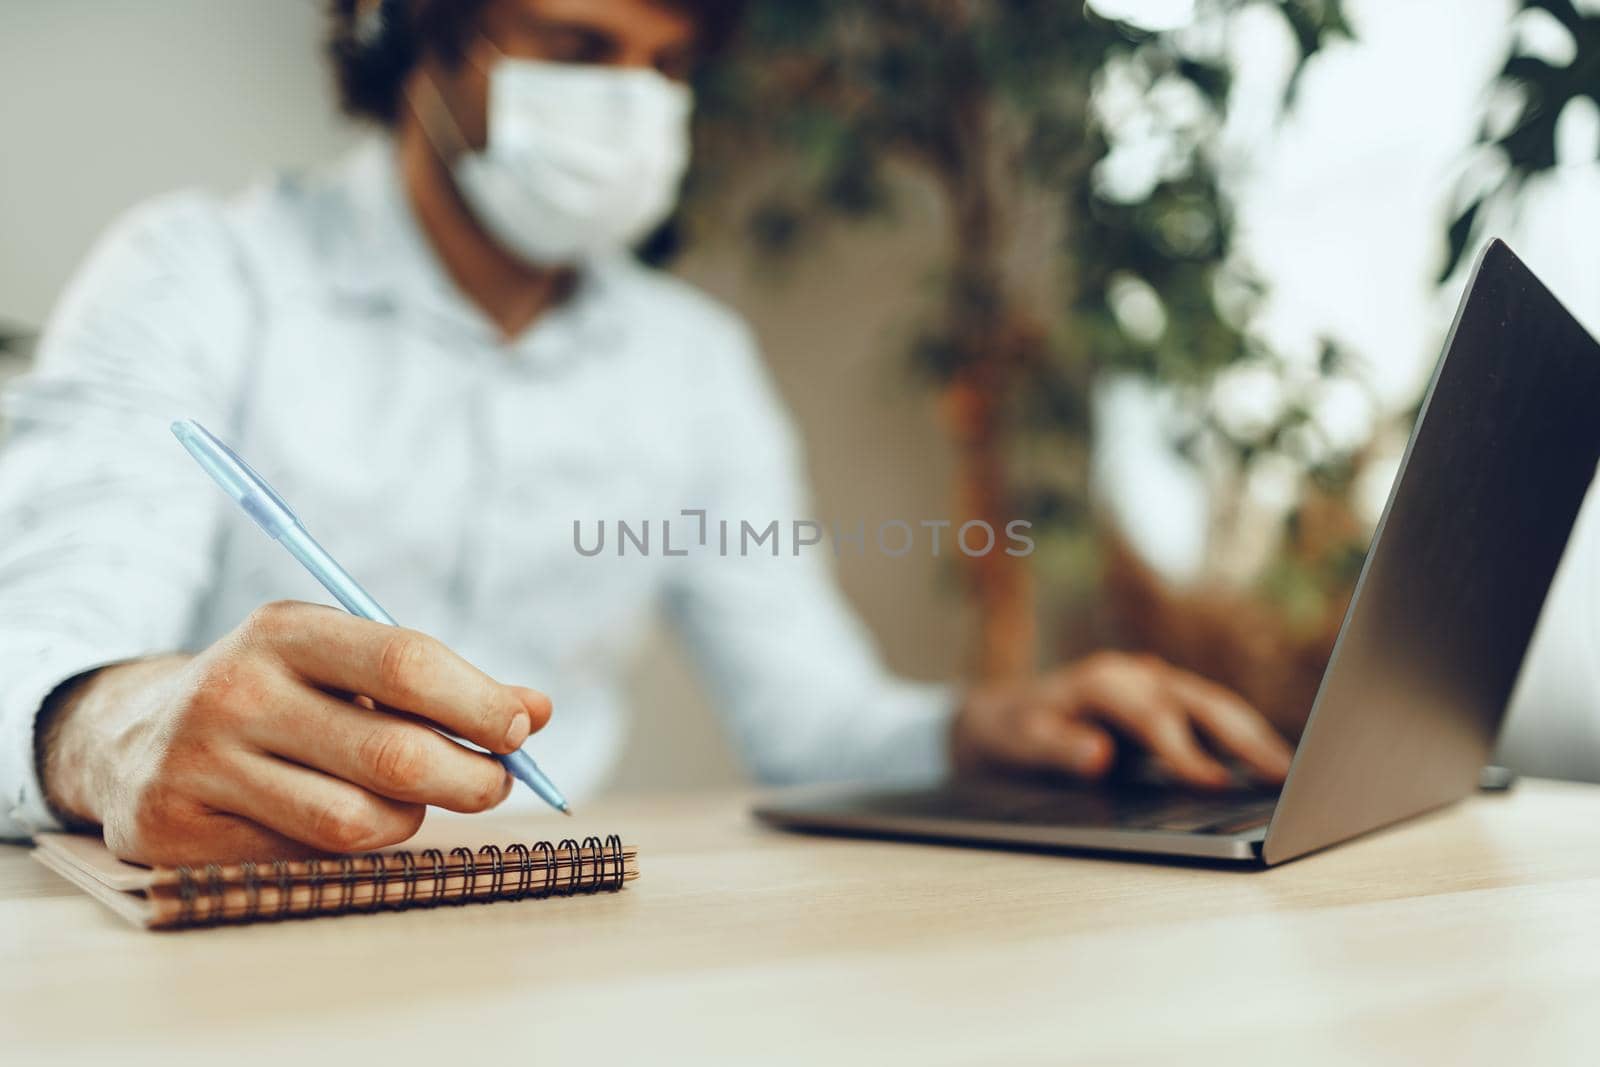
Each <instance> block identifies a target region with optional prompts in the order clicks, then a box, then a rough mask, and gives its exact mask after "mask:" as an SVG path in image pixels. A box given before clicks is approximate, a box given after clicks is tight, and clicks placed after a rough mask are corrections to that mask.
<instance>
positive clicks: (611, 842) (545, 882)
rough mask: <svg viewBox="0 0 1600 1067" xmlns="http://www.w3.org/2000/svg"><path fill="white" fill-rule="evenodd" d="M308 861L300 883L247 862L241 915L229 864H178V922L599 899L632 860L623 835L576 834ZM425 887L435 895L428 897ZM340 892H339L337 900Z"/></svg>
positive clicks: (278, 867) (284, 866)
mask: <svg viewBox="0 0 1600 1067" xmlns="http://www.w3.org/2000/svg"><path fill="white" fill-rule="evenodd" d="M330 862H331V863H337V865H338V867H337V870H336V871H329V870H327V869H325V867H324V864H325V863H330ZM305 864H306V866H305V870H304V873H303V874H301V875H300V876H299V877H298V878H296V877H295V876H294V874H293V869H292V868H291V866H290V864H289V863H287V862H285V861H284V860H273V861H272V865H271V874H270V875H268V876H266V877H265V878H264V877H263V876H262V871H261V867H260V865H259V864H257V863H253V862H246V863H242V864H240V868H239V869H240V881H239V882H238V883H236V886H235V887H234V888H241V889H243V891H244V906H243V909H242V910H241V911H239V912H238V913H236V914H229V913H228V900H227V891H228V889H229V888H230V886H229V885H228V884H227V882H226V881H225V879H224V876H223V871H222V868H221V867H220V866H218V865H217V864H215V863H208V864H206V866H205V867H204V869H203V870H202V871H200V872H198V873H197V872H196V871H195V870H194V868H192V867H179V868H177V870H176V874H177V877H178V884H177V890H178V903H179V908H178V918H177V923H176V925H178V926H211V925H215V924H218V923H225V922H251V921H255V920H260V919H288V918H303V917H308V916H313V915H336V914H340V913H344V912H358V911H359V912H377V911H402V910H405V909H407V908H416V907H438V906H440V905H443V904H470V903H479V904H482V903H489V902H491V901H496V900H522V899H524V898H526V897H548V896H567V895H572V894H578V893H597V892H606V891H615V890H618V889H621V888H622V884H623V882H624V881H625V880H626V877H627V856H626V854H625V853H624V851H623V847H622V838H621V837H619V836H617V835H616V834H610V835H608V836H607V837H605V838H604V839H602V838H600V837H597V836H589V837H585V838H584V839H583V840H582V841H579V840H577V839H576V838H571V837H568V838H564V839H562V840H561V841H559V842H557V843H556V844H554V845H552V844H551V843H550V842H548V841H537V842H535V843H534V844H532V845H523V844H514V845H506V846H503V847H502V846H499V845H484V846H482V847H480V848H478V849H477V850H473V849H470V848H453V849H451V850H450V853H449V856H448V857H446V855H445V853H444V852H442V851H440V850H439V849H436V848H429V849H423V850H422V851H421V852H413V851H410V850H406V849H401V850H399V851H396V852H389V853H380V852H371V853H368V854H366V855H364V856H345V857H342V858H340V859H338V860H333V861H325V860H319V859H311V860H306V861H305ZM458 877H459V878H460V885H459V888H457V889H456V891H454V892H451V891H450V885H449V883H450V882H452V881H454V880H455V879H457V878H458ZM424 881H426V882H427V884H428V892H427V895H426V897H419V892H418V889H419V886H420V885H421V884H422V883H423V882H424ZM329 883H334V884H333V885H330V884H329ZM363 883H365V884H367V885H369V886H371V888H372V896H371V898H370V899H368V900H361V901H358V900H357V891H358V889H359V888H360V886H361V885H362V884H363ZM268 886H270V887H271V888H272V889H273V890H274V893H273V900H272V906H271V907H270V914H267V912H268V910H269V909H268V908H264V907H263V902H264V900H265V896H266V895H265V893H264V892H263V889H264V888H266V887H268ZM301 887H304V889H305V890H306V892H305V893H304V894H303V895H302V900H303V901H304V903H303V905H301V906H296V900H295V890H296V889H298V888H301ZM335 890H336V891H337V894H338V895H337V897H336V898H334V899H333V900H332V901H331V902H330V901H329V899H328V898H329V897H330V896H331V895H332V893H333V892H334V891H335Z"/></svg>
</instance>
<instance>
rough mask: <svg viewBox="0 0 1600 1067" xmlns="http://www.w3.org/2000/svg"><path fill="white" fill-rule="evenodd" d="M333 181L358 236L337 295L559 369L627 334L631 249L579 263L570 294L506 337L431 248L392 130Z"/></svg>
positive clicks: (367, 145)
mask: <svg viewBox="0 0 1600 1067" xmlns="http://www.w3.org/2000/svg"><path fill="white" fill-rule="evenodd" d="M335 181H336V182H337V183H338V184H339V185H340V186H341V187H342V189H343V191H344V193H345V196H344V197H342V198H341V199H342V200H343V202H344V203H345V204H347V205H348V206H349V209H350V210H349V216H350V218H349V223H350V225H351V228H350V230H349V231H348V232H349V233H350V234H351V237H352V240H351V241H350V242H349V244H348V245H347V246H346V247H345V248H344V250H343V253H342V254H341V255H340V257H339V263H338V264H337V266H336V268H335V271H334V280H333V285H334V287H335V288H336V289H337V290H338V293H339V295H340V296H342V297H344V298H346V299H350V298H354V299H356V300H359V301H362V302H363V303H365V304H366V305H368V306H369V307H372V308H374V309H378V310H381V311H385V312H387V313H390V314H396V315H405V316H407V317H416V318H418V319H419V320H421V322H422V323H424V324H425V325H426V326H427V327H428V328H429V329H431V330H439V331H443V332H444V333H445V336H447V337H449V338H452V339H453V340H455V341H457V342H460V343H469V344H479V345H483V346H487V347H494V348H500V349H503V350H505V351H506V352H507V353H508V354H509V355H511V356H513V357H514V358H515V359H516V360H517V361H518V362H519V363H523V364H525V365H527V366H529V368H530V369H534V368H537V369H546V370H548V369H555V368H558V367H561V366H564V365H566V364H568V363H570V362H573V361H575V360H577V359H578V358H580V357H581V356H582V355H583V354H584V353H589V354H598V353H603V352H606V351H611V350H615V349H617V348H619V347H620V346H621V345H622V344H623V342H624V341H625V339H626V330H627V329H628V326H629V319H630V318H631V316H629V315H627V314H625V313H624V310H623V307H622V304H623V301H622V299H621V297H622V290H623V288H624V285H625V275H626V273H627V270H628V266H629V264H628V263H627V262H626V257H625V256H619V257H615V258H613V259H602V260H597V261H594V262H591V263H587V264H585V265H583V266H582V267H580V268H579V273H578V280H577V284H576V286H575V287H574V289H573V292H572V293H571V295H570V296H569V297H568V299H567V300H566V301H565V302H563V303H562V304H560V305H559V306H557V307H555V308H552V309H550V310H549V311H547V312H545V313H544V314H543V315H542V316H541V317H540V318H539V320H538V321H537V322H535V323H534V324H533V326H531V327H529V328H528V329H527V330H524V331H523V332H522V334H521V335H519V336H518V337H516V338H514V339H513V340H511V341H509V342H508V341H504V340H502V339H501V338H500V335H499V331H498V329H496V327H495V325H494V323H492V322H491V321H490V320H489V319H488V317H487V316H485V315H484V314H483V312H482V311H481V310H480V309H479V308H478V307H477V305H475V304H473V303H472V301H471V300H469V299H467V297H466V296H465V294H463V293H462V292H461V290H460V289H458V288H457V287H456V284H455V282H454V281H453V280H452V279H451V278H450V276H449V275H448V274H447V273H446V271H445V269H444V265H443V264H442V263H440V261H439V258H438V256H437V255H436V254H435V253H434V251H433V246H432V245H431V244H430V243H429V241H428V238H427V235H426V234H425V233H424V232H423V230H422V228H421V226H420V225H419V224H418V222H417V219H416V215H415V214H414V213H413V211H412V209H411V204H410V201H409V199H408V197H407V195H406V192H405V188H404V185H403V183H402V180H401V175H400V167H399V160H398V158H397V153H396V150H395V145H394V142H393V140H392V139H391V138H389V137H385V136H376V137H372V138H370V139H368V140H366V141H365V142H363V143H362V144H360V145H358V146H357V147H356V148H355V149H353V150H352V151H351V152H350V153H349V155H348V156H347V157H346V158H345V159H344V160H343V161H342V162H341V163H340V164H339V166H338V168H337V171H336V175H335Z"/></svg>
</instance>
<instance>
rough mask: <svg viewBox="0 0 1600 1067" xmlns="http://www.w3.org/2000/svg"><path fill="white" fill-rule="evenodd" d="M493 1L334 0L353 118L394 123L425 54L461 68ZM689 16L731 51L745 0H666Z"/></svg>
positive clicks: (334, 36) (334, 43) (709, 48)
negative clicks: (365, 1)
mask: <svg viewBox="0 0 1600 1067" xmlns="http://www.w3.org/2000/svg"><path fill="white" fill-rule="evenodd" d="M488 2H489V0H378V3H377V5H376V6H375V7H371V8H368V9H367V10H364V11H363V10H360V9H361V8H362V6H363V5H362V3H361V0H332V3H331V5H330V8H331V10H330V15H331V18H332V28H331V31H330V32H329V35H328V56H329V58H331V59H332V60H333V69H334V76H335V80H336V82H337V85H338V89H339V104H340V107H341V108H342V109H343V110H344V112H345V113H346V114H347V115H351V116H354V117H356V118H364V119H372V120H375V121H377V122H380V123H382V124H383V125H385V126H388V125H392V124H393V123H394V121H395V119H396V118H398V117H399V114H400V105H401V92H402V87H403V85H404V83H405V79H406V75H407V74H409V73H410V72H411V68H412V67H414V66H416V64H417V62H418V61H419V60H420V59H422V58H423V56H425V55H434V56H437V57H439V58H440V59H441V60H443V61H444V62H445V63H446V64H449V65H454V64H455V63H459V62H460V61H461V59H462V57H463V56H464V55H465V52H466V47H467V45H468V43H469V42H470V41H471V40H472V35H473V33H474V32H476V29H477V26H478V19H479V16H480V15H481V14H482V13H483V9H484V7H485V6H487V4H488ZM659 2H660V3H663V4H666V5H669V6H671V7H675V8H678V9H680V10H683V11H686V12H688V13H689V14H690V15H691V16H692V17H693V18H694V19H695V20H696V22H698V24H699V26H700V35H701V45H702V48H703V50H704V51H705V52H708V53H710V52H715V51H717V50H718V49H720V48H722V47H724V46H725V45H726V44H727V42H728V40H729V38H730V37H731V36H732V35H733V30H734V28H735V26H736V25H737V23H738V20H739V15H740V13H741V12H742V10H743V8H744V6H745V0H659Z"/></svg>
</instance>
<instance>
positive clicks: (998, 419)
mask: <svg viewBox="0 0 1600 1067" xmlns="http://www.w3.org/2000/svg"><path fill="white" fill-rule="evenodd" d="M1249 9H1264V10H1267V11H1270V12H1272V13H1274V14H1275V15H1276V16H1277V17H1278V18H1279V19H1280V20H1281V22H1282V25H1283V26H1284V27H1285V28H1286V29H1287V30H1288V35H1289V37H1290V38H1291V39H1292V42H1293V48H1294V51H1295V54H1296V60H1297V61H1296V64H1295V67H1294V76H1293V78H1291V79H1290V82H1289V85H1288V87H1287V90H1286V97H1285V98H1286V100H1287V99H1289V98H1291V97H1292V95H1293V92H1294V87H1295V86H1296V84H1297V83H1298V78H1299V75H1300V72H1301V71H1302V70H1303V69H1304V66H1305V64H1306V62H1307V61H1308V60H1310V58H1311V57H1312V56H1314V55H1315V54H1316V53H1317V52H1318V51H1319V50H1321V49H1322V48H1324V47H1325V46H1326V45H1327V44H1328V43H1329V42H1331V41H1333V40H1336V39H1338V38H1341V37H1345V36H1348V34H1349V27H1348V25H1347V23H1346V21H1345V18H1344V15H1343V12H1342V9H1341V5H1340V0H1197V3H1196V20H1195V23H1194V25H1193V26H1191V27H1189V28H1186V29H1185V30H1183V31H1179V32H1156V31H1153V30H1151V29H1148V28H1144V27H1141V26H1139V25H1135V24H1133V23H1131V22H1127V21H1121V20H1118V19H1115V18H1108V17H1105V16H1103V15H1102V14H1100V13H1099V12H1098V11H1097V10H1096V9H1095V8H1094V6H1093V5H1085V4H1083V3H1081V2H1071V0H756V2H755V3H754V5H753V9H752V11H751V14H750V18H749V22H748V32H747V34H746V37H745V40H744V43H743V46H742V47H741V48H740V49H738V50H736V51H735V52H734V54H733V55H732V56H731V57H730V59H729V60H728V61H727V62H725V63H723V64H721V65H720V66H718V67H716V68H715V69H713V70H711V71H710V72H709V73H708V75H707V77H706V79H705V83H704V85H703V86H702V93H701V101H702V103H701V110H702V115H703V116H704V117H705V119H706V120H707V122H706V131H707V134H708V136H707V140H706V146H705V147H706V152H705V153H704V157H703V158H705V159H707V160H708V162H709V163H710V164H711V167H710V168H709V169H710V170H711V171H712V172H718V171H728V170H732V171H735V172H737V171H740V170H742V167H743V164H744V163H746V162H747V161H750V160H752V159H759V160H762V161H763V165H764V166H770V165H771V163H772V162H773V161H774V160H776V161H778V163H779V164H780V165H779V167H778V171H779V178H778V179H777V180H776V181H775V182H774V183H772V185H771V186H770V187H769V188H768V190H767V195H766V196H765V197H764V198H763V199H762V202H761V204H760V206H759V207H758V208H757V209H756V210H755V211H754V212H753V213H752V214H751V218H750V225H751V232H752V233H753V235H754V236H755V237H756V239H757V241H758V243H759V245H760V246H761V247H762V248H763V249H765V250H766V251H768V252H770V253H782V252H785V251H791V250H793V249H794V248H795V247H797V246H798V245H800V244H801V243H802V242H804V241H806V240H807V239H810V238H812V237H814V236H815V235H816V234H817V233H819V232H821V231H822V230H823V228H824V227H823V223H824V222H825V221H827V220H830V219H845V220H858V219H865V218H873V217H882V216H884V215H886V214H888V213H890V212H892V211H893V209H894V205H895V199H896V192H897V188H898V182H897V180H896V179H897V176H899V175H903V174H904V173H905V172H906V171H908V170H909V171H911V172H915V173H918V174H920V175H922V176H924V177H926V178H929V179H931V180H932V183H933V185H934V187H935V188H936V189H937V190H938V193H939V196H940V200H941V203H942V207H943V221H944V226H945V229H946V237H947V247H948V249H949V254H948V256H947V258H946V259H945V261H944V262H942V263H940V264H938V267H937V275H938V277H937V281H938V289H937V292H938V298H937V300H936V302H934V303H932V304H931V306H930V307H929V309H928V314H927V316H926V320H925V322H924V323H923V327H922V331H921V334H920V336H919V338H918V339H917V341H916V343H915V345H914V346H913V348H914V350H913V352H912V355H913V359H914V365H915V367H916V369H917V371H918V372H919V373H920V374H921V375H922V376H923V377H924V378H925V380H927V381H929V382H930V383H931V384H932V385H933V387H934V388H936V389H937V390H939V392H940V393H941V395H942V399H943V410H944V412H945V413H946V417H947V420H948V428H949V430H950V432H951V433H952V435H953V436H954V439H955V441H956V443H957V445H958V452H959V456H960V461H961V462H960V472H959V475H958V478H959V484H958V486H957V498H958V506H959V507H960V508H961V509H962V510H963V511H964V512H965V513H966V516H967V517H970V518H977V519H983V520H985V521H988V522H989V523H990V524H991V525H992V526H994V527H995V528H997V529H999V528H1003V527H1004V525H1005V523H1006V522H1007V521H1008V520H1010V519H1012V518H1015V517H1019V516H1025V517H1028V518H1031V519H1032V520H1034V522H1035V523H1036V525H1037V528H1038V533H1039V535H1040V545H1041V556H1042V557H1043V558H1042V559H1035V560H1031V561H1019V560H1017V559H1015V558H1013V557H1010V556H1006V555H1004V554H1002V553H994V554H990V555H987V556H984V557H981V558H979V559H975V560H970V561H966V566H967V567H968V569H969V571H968V578H969V580H970V586H971V589H972V592H973V595H974V598H975V601H976V605H977V608H978V613H979V617H980V629H981V648H980V649H979V651H978V656H977V659H978V664H977V666H978V668H979V670H980V671H982V672H983V673H985V674H989V675H1000V674H1008V673H1014V672H1017V671H1020V670H1025V669H1027V668H1029V667H1031V666H1032V665H1033V662H1034V660H1035V658H1036V656H1037V651H1038V650H1037V645H1038V639H1037V635H1036V633H1035V618H1036V614H1037V613H1036V610H1035V605H1034V578H1035V572H1034V570H1033V568H1034V567H1035V566H1037V567H1044V568H1051V567H1054V568H1056V572H1057V573H1059V572H1061V571H1063V570H1064V571H1066V572H1070V573H1077V574H1079V575H1082V574H1083V573H1085V572H1086V570H1087V567H1086V565H1085V561H1086V560H1092V558H1093V543H1094V539H1095V531H1094V522H1093V519H1092V516H1091V509H1090V506H1089V503H1088V485H1087V482H1088V463H1089V450H1090V442H1091V436H1092V426H1091V417H1092V416H1091V405H1090V402H1089V401H1090V394H1091V387H1092V385H1093V383H1094V382H1095V380H1096V379H1097V378H1098V377H1099V376H1100V375H1101V374H1103V373H1105V372H1107V371H1119V372H1126V373H1132V374H1136V375H1141V376H1144V377H1147V378H1151V379H1157V380H1160V381H1162V382H1166V383H1173V384H1176V385H1178V386H1180V387H1187V390H1188V395H1189V396H1190V398H1191V400H1192V402H1193V403H1194V404H1195V405H1196V406H1197V410H1201V409H1203V408H1204V403H1205V401H1204V388H1203V387H1204V386H1205V384H1206V383H1207V382H1209V381H1210V380H1211V378H1212V377H1213V376H1214V375H1215V374H1216V373H1217V372H1218V371H1219V370H1220V369H1222V368H1224V367H1227V366H1229V365H1231V364H1234V363H1237V362H1239V361H1241V360H1252V359H1255V360H1269V359H1270V353H1267V352H1265V351H1264V350H1263V348H1262V346H1261V345H1260V344H1259V343H1258V342H1257V341H1256V340H1255V339H1254V337H1253V336H1252V334H1251V330H1250V323H1251V319H1252V317H1253V315H1254V313H1255V310H1256V308H1257V307H1258V306H1259V302H1260V298H1261V295H1262V292H1263V287H1262V286H1261V284H1260V283H1259V281H1257V280H1256V279H1254V278H1252V277H1251V275H1250V274H1249V271H1248V269H1247V268H1246V266H1245V265H1244V264H1242V263H1241V262H1239V260H1238V257H1237V256H1236V255H1235V253H1234V248H1233V218H1232V212H1231V210H1230V206H1229V203H1228V199H1227V196H1226V194H1225V190H1224V184H1223V181H1222V179H1221V174H1220V171H1221V167H1222V163H1221V160H1220V159H1219V154H1218V149H1217V144H1218V132H1219V130H1220V127H1221V124H1222V120H1223V118H1224V116H1225V115H1226V112H1227V108H1228V101H1229V94H1230V90H1231V88H1232V77H1231V73H1230V69H1229V66H1228V62H1227V55H1228V53H1227V45H1228V37H1229V30H1230V27H1231V26H1232V25H1233V21H1232V20H1233V19H1235V18H1236V17H1238V16H1239V15H1240V14H1241V13H1243V12H1245V11H1247V10H1249ZM1141 152H1142V153H1144V154H1145V155H1146V156H1150V157H1152V158H1153V164H1154V165H1153V166H1151V167H1147V168H1146V171H1147V173H1145V174H1144V175H1143V176H1142V177H1139V178H1137V179H1135V180H1132V181H1128V180H1118V168H1117V166H1116V165H1115V164H1116V157H1117V155H1118V153H1134V154H1136V155H1137V154H1139V153H1141ZM1108 161H1111V162H1110V163H1108ZM1040 203H1043V204H1046V205H1047V207H1046V208H1045V210H1043V211H1036V210H1031V209H1030V207H1029V205H1037V204H1040ZM1018 263H1034V264H1041V263H1042V264H1046V265H1047V266H1046V267H1045V270H1046V271H1047V272H1048V274H1049V275H1050V279H1049V284H1048V285H1045V286H1041V285H1040V284H1039V283H1038V282H1039V280H1038V279H1037V278H1036V277H1033V276H1032V275H1031V274H1030V272H1027V271H1022V270H1019V268H1018V267H1017V266H1016V264H1018ZM1041 291H1043V292H1045V293H1047V294H1048V295H1046V296H1044V297H1042V298H1041V296H1040V295H1039V294H1040V293H1041ZM1198 421H1199V422H1201V423H1204V422H1205V421H1206V420H1205V419H1204V418H1203V416H1202V417H1201V418H1200V419H1199V420H1198ZM1291 436H1292V435H1291ZM1242 447H1243V448H1246V449H1258V448H1262V447H1272V445H1271V444H1270V443H1263V442H1254V441H1252V442H1245V443H1243V445H1242Z"/></svg>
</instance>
